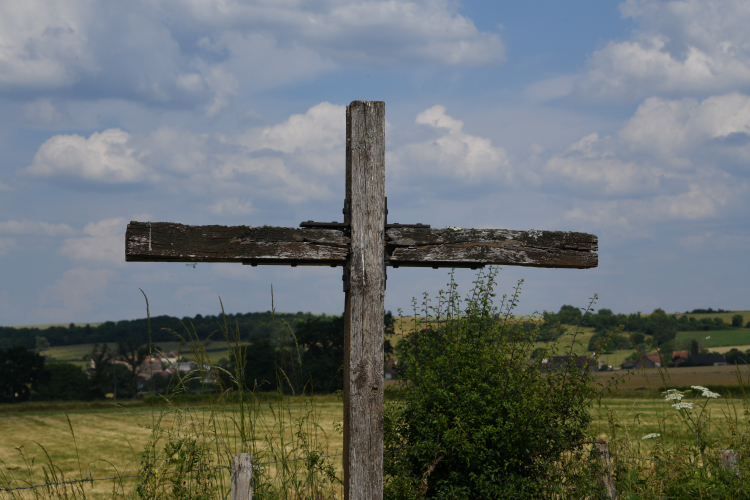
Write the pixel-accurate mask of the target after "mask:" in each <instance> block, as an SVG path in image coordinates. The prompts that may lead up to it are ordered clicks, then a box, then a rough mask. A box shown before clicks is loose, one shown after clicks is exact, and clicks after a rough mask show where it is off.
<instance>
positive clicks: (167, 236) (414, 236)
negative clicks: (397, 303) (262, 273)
mask: <svg viewBox="0 0 750 500" xmlns="http://www.w3.org/2000/svg"><path fill="white" fill-rule="evenodd" d="M125 241H126V243H125V260H127V261H151V262H238V263H244V264H253V265H257V264H263V265H268V264H271V265H273V264H275V265H293V266H294V265H303V266H305V265H307V266H327V265H330V266H337V265H343V264H344V263H345V262H346V257H347V253H348V251H349V244H350V241H349V237H348V236H347V235H346V234H345V233H343V232H342V231H339V230H335V229H322V228H286V227H272V226H260V227H251V226H186V225H183V224H175V223H171V222H131V223H130V224H128V229H127V233H126V235H125ZM385 244H386V248H385V259H386V264H387V265H390V266H393V267H482V266H485V265H512V266H530V267H555V268H576V269H586V268H592V267H596V266H597V264H598V256H597V254H596V253H594V252H595V251H596V250H597V249H598V241H597V238H596V236H594V235H590V234H585V233H575V232H562V231H534V230H532V231H511V230H507V229H457V228H455V229H454V228H448V229H430V228H391V229H387V230H386V238H385Z"/></svg>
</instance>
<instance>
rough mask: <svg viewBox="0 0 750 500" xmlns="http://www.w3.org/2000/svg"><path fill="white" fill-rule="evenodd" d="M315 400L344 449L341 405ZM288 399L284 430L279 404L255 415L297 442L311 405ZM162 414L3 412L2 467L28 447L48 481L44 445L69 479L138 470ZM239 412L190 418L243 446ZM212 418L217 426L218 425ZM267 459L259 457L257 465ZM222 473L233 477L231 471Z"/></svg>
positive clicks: (331, 446) (196, 410) (38, 478)
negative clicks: (43, 466) (299, 423)
mask: <svg viewBox="0 0 750 500" xmlns="http://www.w3.org/2000/svg"><path fill="white" fill-rule="evenodd" d="M315 399H316V401H315V411H317V412H318V415H317V420H318V423H319V425H320V429H319V435H318V440H319V441H323V442H324V445H325V446H326V447H327V448H328V450H329V452H330V453H332V454H336V453H341V450H342V448H343V436H342V434H341V433H340V432H339V431H338V430H337V429H336V422H338V423H339V424H340V423H341V421H342V416H343V407H342V404H341V403H340V402H338V401H337V400H336V399H335V398H333V397H331V396H323V397H316V398H315ZM287 402H288V403H289V404H288V405H286V406H287V407H288V408H289V413H288V415H287V418H288V424H289V425H288V426H286V427H285V429H284V431H283V433H279V432H278V426H275V425H274V424H277V423H278V408H279V406H278V404H275V403H272V404H271V405H269V404H261V405H260V408H259V410H260V411H259V413H258V415H257V420H256V425H258V429H259V430H260V429H265V432H266V433H276V434H277V438H278V439H276V441H278V442H284V443H289V442H291V441H293V439H292V434H293V433H294V432H296V428H295V423H296V421H298V420H299V419H302V417H304V416H305V413H306V412H307V411H309V405H305V404H304V401H302V399H301V398H292V399H291V400H290V401H287ZM274 413H276V415H274ZM158 416H159V409H158V408H155V409H151V408H137V409H123V408H118V407H114V406H113V407H112V408H111V409H107V410H82V411H81V410H79V411H70V412H68V414H67V417H66V414H65V413H63V412H59V411H58V412H35V411H29V412H23V413H8V414H4V415H2V416H0V463H2V464H3V465H2V466H3V467H10V468H14V467H21V468H24V467H26V465H27V463H26V462H24V460H23V458H22V455H21V452H23V454H25V455H26V457H28V458H29V459H33V461H34V464H35V467H34V468H33V470H34V472H35V474H34V475H33V476H32V477H33V482H36V483H37V484H38V483H42V482H43V476H42V474H41V468H40V467H39V465H40V464H41V463H43V462H45V461H46V456H45V451H44V450H46V452H47V453H48V454H49V457H50V459H51V461H52V463H54V465H55V466H56V467H59V469H60V471H61V472H62V475H63V476H64V477H65V479H66V480H67V479H73V478H80V477H82V476H83V477H86V476H88V477H94V478H99V477H110V476H116V475H130V474H137V473H138V468H139V465H140V458H141V453H142V451H143V450H144V448H145V447H146V446H147V444H148V441H149V437H150V436H151V434H152V431H151V428H152V427H153V425H154V424H155V421H156V418H158ZM236 416H237V415H236V414H235V413H233V412H232V411H231V410H230V409H228V408H227V409H225V410H221V409H220V410H219V411H215V409H214V411H212V409H211V408H210V407H208V406H197V407H193V408H191V410H190V412H189V418H190V420H191V421H193V422H195V423H196V424H197V425H199V426H205V427H206V428H208V427H210V428H213V429H216V430H217V436H216V437H218V438H220V440H221V441H223V442H224V443H226V444H227V445H228V446H229V447H230V448H234V446H239V445H238V441H239V436H238V432H237V429H236V427H235V426H234V422H233V421H232V419H233V418H236ZM68 417H69V418H70V423H71V425H72V428H73V431H74V433H75V442H74V438H73V436H72V435H71V432H70V428H69V426H68ZM173 419H174V417H173V416H170V415H168V416H167V418H166V419H165V420H163V421H162V422H161V423H160V424H159V425H160V427H161V428H162V429H165V428H170V426H171V425H172V423H173ZM210 420H212V421H213V422H215V423H217V424H218V425H213V424H212V423H211V422H210ZM209 424H210V425H209ZM282 434H283V435H282ZM76 442H77V445H78V449H79V450H80V467H81V470H82V471H83V474H82V475H81V472H80V471H79V455H78V454H77V453H76V446H75V444H76ZM40 445H42V446H43V447H44V449H42V447H41V446H40ZM261 446H262V444H261ZM237 451H239V450H237ZM262 460H263V459H262V458H261V460H258V458H257V457H256V464H257V463H258V462H260V461H262ZM332 462H333V463H334V464H335V466H336V469H337V476H338V477H342V473H343V472H342V471H343V468H342V464H341V457H334V458H333V459H332ZM258 466H259V467H261V466H263V465H258ZM265 467H269V470H268V472H267V473H268V474H270V475H274V474H275V472H276V465H274V464H268V465H265ZM6 470H7V469H6ZM222 474H224V475H225V476H226V477H227V478H228V477H229V472H228V471H226V472H225V473H224V472H222ZM134 485H135V480H132V479H131V480H126V481H124V486H126V488H128V489H132V488H133V487H134ZM112 486H113V482H112V481H101V482H96V483H94V484H93V486H88V485H87V486H86V487H85V488H86V495H87V497H89V498H92V499H97V498H102V499H103V498H112ZM0 498H2V494H0Z"/></svg>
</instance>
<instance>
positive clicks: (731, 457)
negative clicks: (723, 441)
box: [719, 450, 740, 477]
mask: <svg viewBox="0 0 750 500" xmlns="http://www.w3.org/2000/svg"><path fill="white" fill-rule="evenodd" d="M719 455H720V456H721V468H722V469H726V470H729V471H731V472H734V475H735V476H737V477H740V463H739V457H738V456H737V452H736V451H735V450H719Z"/></svg>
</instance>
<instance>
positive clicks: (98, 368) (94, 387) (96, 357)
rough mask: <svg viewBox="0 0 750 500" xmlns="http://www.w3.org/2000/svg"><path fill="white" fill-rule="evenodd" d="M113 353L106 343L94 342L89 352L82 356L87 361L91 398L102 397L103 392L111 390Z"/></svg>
mask: <svg viewBox="0 0 750 500" xmlns="http://www.w3.org/2000/svg"><path fill="white" fill-rule="evenodd" d="M113 358H114V353H113V352H112V350H111V349H110V348H109V346H108V345H107V344H94V347H93V348H92V349H91V354H87V355H86V356H84V358H83V359H84V360H85V361H89V367H88V369H87V370H86V372H87V374H88V376H89V393H90V396H91V397H93V398H101V397H104V395H105V394H107V393H109V392H113V385H112V384H113V381H112V380H111V379H114V373H113V371H112V366H113V365H112V360H113Z"/></svg>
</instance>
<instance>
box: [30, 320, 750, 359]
mask: <svg viewBox="0 0 750 500" xmlns="http://www.w3.org/2000/svg"><path fill="white" fill-rule="evenodd" d="M740 322H741V321H740ZM47 349H49V342H47V338H46V337H39V336H37V337H36V352H37V353H38V354H41V353H43V352H44V351H46V350H47Z"/></svg>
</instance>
